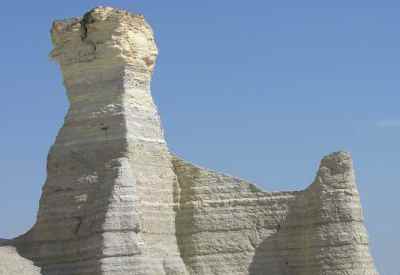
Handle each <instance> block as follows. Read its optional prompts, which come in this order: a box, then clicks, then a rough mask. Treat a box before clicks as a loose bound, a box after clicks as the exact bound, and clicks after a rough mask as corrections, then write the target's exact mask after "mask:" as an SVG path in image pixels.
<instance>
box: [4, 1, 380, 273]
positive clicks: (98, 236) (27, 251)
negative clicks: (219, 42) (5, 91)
mask: <svg viewBox="0 0 400 275" xmlns="http://www.w3.org/2000/svg"><path fill="white" fill-rule="evenodd" d="M51 37H52V41H53V45H54V49H53V51H52V53H51V56H52V58H54V59H55V60H56V61H57V62H58V63H59V64H60V68H61V71H62V74H63V78H64V85H65V88H66V92H67V95H68V99H69V102H70V107H69V110H68V113H67V115H66V118H65V121H64V125H63V127H62V128H61V130H60V131H59V133H58V135H57V138H56V141H55V144H54V145H53V146H52V147H51V149H50V152H49V156H48V163H47V179H46V182H45V185H44V186H43V189H42V196H41V199H40V204H39V212H38V215H37V221H36V222H35V224H34V226H33V227H32V229H31V230H29V231H28V232H27V233H26V234H24V235H22V236H20V237H18V238H16V239H14V240H11V241H10V242H7V244H5V243H3V244H4V245H7V248H6V249H4V248H3V247H0V271H1V270H2V268H3V269H4V268H6V270H8V271H9V272H8V273H6V274H7V275H21V272H16V271H14V269H10V268H9V265H5V264H3V263H2V261H3V260H2V259H3V258H6V259H9V261H14V262H18V263H19V264H20V266H22V265H23V266H26V265H27V266H28V269H29V270H30V271H31V272H29V271H28V272H25V271H24V272H23V273H24V274H29V275H37V274H40V273H39V271H38V269H37V268H36V267H34V266H33V265H32V264H31V262H30V261H27V259H29V260H31V261H33V262H34V264H35V265H36V266H39V267H40V268H41V271H40V272H41V274H46V275H71V274H73V275H103V274H107V275H127V274H138V275H139V274H140V275H189V274H190V275H210V274H214V275H226V274H229V275H265V274H271V275H272V274H274V275H287V274H290V275H294V274H296V275H321V274H326V275H328V274H329V275H334V274H335V275H338V274H348V275H376V274H377V272H376V270H375V267H374V263H373V260H372V257H371V255H370V253H369V247H368V236H367V232H366V229H365V226H364V224H363V216H362V209H361V203H360V198H359V195H358V191H357V185H356V181H355V176H354V170H353V164H352V160H351V156H350V154H348V153H345V152H337V153H333V154H331V155H329V156H326V157H325V158H323V159H322V161H321V164H320V167H319V169H318V172H317V176H316V178H315V180H314V182H313V183H312V184H311V185H310V186H309V187H308V188H307V189H305V190H301V191H284V192H266V191H263V190H261V189H260V188H258V187H256V186H255V185H254V184H252V183H250V182H248V181H245V180H242V179H239V178H236V177H232V176H229V175H225V174H222V173H219V172H215V171H211V170H208V169H204V168H201V167H198V166H195V165H193V164H191V163H189V162H187V161H184V160H183V159H181V158H179V157H176V156H173V155H172V154H171V153H170V151H169V149H168V146H167V143H166V141H165V138H164V134H163V129H162V127H161V121H160V118H159V115H158V111H157V108H156V106H155V104H154V101H153V99H152V96H151V92H150V81H151V75H152V71H153V69H154V65H155V61H156V57H157V47H156V44H155V41H154V37H153V32H152V30H151V28H150V27H149V25H148V24H147V23H146V21H145V20H144V18H143V17H142V16H140V15H133V14H130V13H128V12H126V11H122V10H119V9H114V8H110V7H97V8H95V9H93V10H91V11H89V12H88V13H86V14H85V15H84V16H83V17H76V18H71V19H67V20H57V21H55V22H54V23H53V26H52V29H51ZM15 248H17V250H18V253H17V252H16V251H15ZM0 273H1V272H0Z"/></svg>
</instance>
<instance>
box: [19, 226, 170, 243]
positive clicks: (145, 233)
mask: <svg viewBox="0 0 400 275" xmlns="http://www.w3.org/2000/svg"><path fill="white" fill-rule="evenodd" d="M130 232H135V231H134V229H109V230H96V231H93V232H90V235H81V236H77V237H76V238H70V239H64V240H39V241H30V240H24V243H28V244H34V243H41V244H43V243H44V244H56V243H62V242H77V241H82V240H86V239H89V238H91V237H94V236H95V235H101V234H104V233H130ZM135 233H136V232H135ZM137 234H138V235H160V236H176V234H175V232H171V233H156V232H146V231H139V232H138V233H137Z"/></svg>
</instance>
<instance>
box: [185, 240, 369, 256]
mask: <svg viewBox="0 0 400 275" xmlns="http://www.w3.org/2000/svg"><path fill="white" fill-rule="evenodd" d="M178 243H179V242H178ZM260 245H261V244H260ZM178 246H179V247H180V249H181V251H184V250H185V246H182V245H178ZM344 246H363V247H365V246H367V245H365V244H340V245H339V244H338V245H328V246H326V247H344ZM321 247H325V246H321ZM305 248H320V246H303V247H277V246H274V247H273V249H266V250H265V251H270V252H275V251H301V250H304V249H305ZM254 251H259V252H258V253H261V252H262V251H263V250H260V248H259V246H257V247H255V248H254V249H241V250H237V251H229V252H225V253H224V252H222V253H221V252H220V251H218V252H210V253H198V254H187V253H184V252H183V253H182V256H183V257H190V258H192V257H196V256H210V255H229V254H239V253H246V252H247V253H252V252H254ZM282 256H285V255H279V254H277V255H276V257H282ZM351 260H352V259H351Z"/></svg>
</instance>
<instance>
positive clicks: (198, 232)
mask: <svg viewBox="0 0 400 275" xmlns="http://www.w3.org/2000/svg"><path fill="white" fill-rule="evenodd" d="M178 219H179V218H178ZM271 222H279V221H271ZM348 222H357V223H360V224H362V223H363V222H362V221H358V220H351V221H349V220H346V221H335V222H328V223H326V224H341V223H348ZM310 225H325V223H315V224H308V225H299V226H287V225H284V224H282V227H281V229H280V231H279V232H285V231H289V230H293V231H295V230H298V228H307V227H309V226H310ZM178 228H179V227H178ZM255 229H272V230H274V229H275V230H276V226H275V227H264V226H262V227H257V228H254V227H243V228H227V229H222V228H221V229H215V230H201V231H192V232H188V233H177V234H176V235H177V236H178V237H179V236H190V235H197V234H201V233H226V232H238V231H246V230H255ZM256 231H257V230H256ZM177 232H179V230H178V231H177ZM277 233H278V231H277Z"/></svg>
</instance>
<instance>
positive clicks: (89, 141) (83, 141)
mask: <svg viewBox="0 0 400 275" xmlns="http://www.w3.org/2000/svg"><path fill="white" fill-rule="evenodd" d="M114 140H123V141H125V142H127V143H129V141H130V140H131V141H132V140H134V141H145V142H149V143H158V144H166V142H165V140H164V139H152V138H145V137H134V136H130V135H118V136H115V137H112V135H109V136H108V137H105V136H104V137H102V138H93V137H89V138H87V139H81V140H77V141H73V142H63V141H59V142H56V143H55V144H54V145H53V146H54V147H59V146H65V147H68V146H73V145H77V144H79V145H82V144H94V143H96V142H103V143H104V142H107V141H114Z"/></svg>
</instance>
